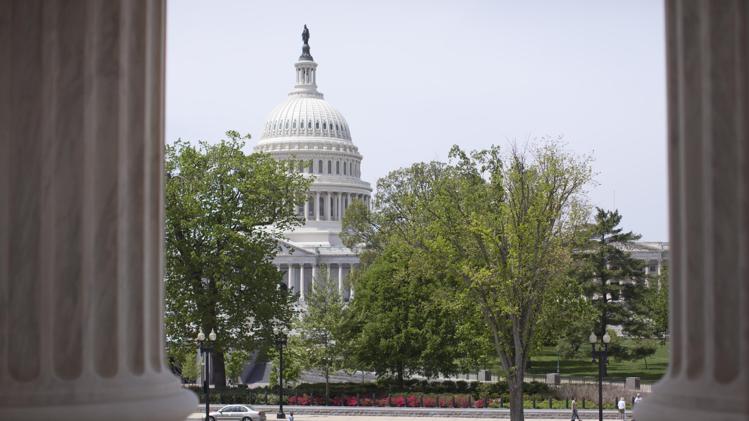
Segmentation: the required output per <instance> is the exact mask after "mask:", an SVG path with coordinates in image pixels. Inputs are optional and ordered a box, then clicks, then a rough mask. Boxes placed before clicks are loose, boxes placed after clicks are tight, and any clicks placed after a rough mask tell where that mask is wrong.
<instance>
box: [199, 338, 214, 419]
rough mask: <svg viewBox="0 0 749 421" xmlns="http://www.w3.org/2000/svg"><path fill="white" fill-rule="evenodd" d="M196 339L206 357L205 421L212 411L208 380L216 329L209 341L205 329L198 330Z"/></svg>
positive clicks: (204, 383) (204, 385) (204, 386)
mask: <svg viewBox="0 0 749 421" xmlns="http://www.w3.org/2000/svg"><path fill="white" fill-rule="evenodd" d="M195 341H196V342H197V343H198V346H199V347H200V355H201V356H202V357H203V358H204V363H203V364H204V367H205V376H204V379H203V392H204V393H205V421H210V412H209V405H210V402H211V399H210V387H209V386H208V382H209V380H208V379H210V377H211V371H210V367H211V364H210V362H211V358H210V357H211V352H212V351H213V343H214V342H216V331H214V330H213V329H211V333H209V334H208V341H206V340H205V333H203V329H202V328H201V329H200V332H198V337H197V338H195Z"/></svg>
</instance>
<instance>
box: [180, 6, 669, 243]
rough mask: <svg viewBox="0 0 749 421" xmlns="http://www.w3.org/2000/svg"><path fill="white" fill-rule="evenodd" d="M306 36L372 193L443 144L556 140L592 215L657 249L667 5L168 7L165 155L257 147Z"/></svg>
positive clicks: (663, 229)
mask: <svg viewBox="0 0 749 421" xmlns="http://www.w3.org/2000/svg"><path fill="white" fill-rule="evenodd" d="M305 23H306V24H307V26H308V27H309V29H310V46H311V53H312V56H313V57H314V58H315V61H316V62H317V63H318V64H319V67H318V71H317V81H318V87H319V90H320V91H321V92H323V93H324V94H325V99H326V100H328V101H329V102H330V103H331V104H332V105H333V106H334V107H336V108H337V109H338V110H339V111H341V113H343V115H344V117H345V118H346V120H347V121H348V123H349V126H350V128H351V135H352V137H353V141H354V143H355V144H356V145H357V146H358V147H359V151H360V152H361V153H362V155H364V161H363V163H362V178H364V179H365V180H367V181H369V182H370V183H372V185H373V187H374V185H375V183H376V181H377V179H378V178H380V177H382V176H384V175H385V174H387V173H388V172H389V171H391V170H393V169H396V168H399V167H403V166H408V165H410V164H411V163H413V162H417V161H428V160H433V159H439V160H444V159H445V158H446V156H447V152H448V150H449V148H450V146H451V145H453V144H458V145H460V146H461V147H463V148H464V149H481V148H486V147H488V146H489V145H491V144H498V145H500V146H506V145H509V144H510V142H512V141H518V142H525V141H527V140H528V139H530V138H537V137H543V136H558V135H562V136H563V137H564V140H565V142H566V143H567V145H568V147H569V148H570V149H572V150H573V151H574V152H575V153H578V154H591V155H592V156H593V157H594V164H593V165H594V170H595V172H596V173H597V174H596V177H595V178H596V181H597V183H598V185H597V186H594V187H592V188H591V189H590V194H589V196H590V199H591V202H592V203H593V204H594V205H597V206H601V207H605V208H607V209H610V208H612V207H613V206H616V208H618V209H619V210H620V211H621V212H622V214H623V216H624V224H623V225H624V227H625V228H626V229H630V230H633V231H635V232H638V233H641V234H642V235H643V240H653V241H666V240H667V239H668V235H667V201H666V140H665V139H666V108H665V45H664V17H663V6H662V2H660V1H655V0H644V1H633V0H628V1H602V0H591V1H558V0H549V1H522V2H520V1H497V0H484V1H479V0H474V1H472V0H468V1H466V0H461V1H377V2H358V1H350V0H348V1H345V0H342V1H320V0H316V1H293V2H292V1H262V2H261V1H209V2H208V1H204V0H202V1H192V0H189V1H188V0H179V1H170V2H169V4H168V24H167V27H168V32H167V103H166V117H167V118H166V136H167V141H168V142H172V141H174V140H176V139H177V138H180V137H181V138H183V139H185V140H190V141H197V140H201V139H202V140H208V141H215V140H218V139H220V138H221V137H222V136H223V133H224V132H225V131H226V130H227V129H235V130H238V131H240V132H242V133H251V134H252V136H253V140H252V141H251V142H250V146H253V145H254V144H255V143H256V142H257V140H258V138H259V136H260V134H261V129H262V127H263V125H264V121H265V118H266V117H267V116H268V113H270V111H271V110H272V109H273V108H274V107H275V106H276V105H277V104H279V103H280V102H282V101H284V100H285V98H286V95H287V93H288V92H289V91H290V90H291V88H292V85H293V83H294V70H293V63H294V62H295V61H296V60H297V59H298V57H299V55H300V53H301V45H302V41H301V32H302V26H303V25H304V24H305Z"/></svg>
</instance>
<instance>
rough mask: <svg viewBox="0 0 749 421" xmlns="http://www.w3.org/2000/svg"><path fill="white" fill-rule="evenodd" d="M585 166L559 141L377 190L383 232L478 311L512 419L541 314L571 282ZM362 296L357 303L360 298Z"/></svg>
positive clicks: (422, 168) (432, 170) (404, 173)
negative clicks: (557, 289)
mask: <svg viewBox="0 0 749 421" xmlns="http://www.w3.org/2000/svg"><path fill="white" fill-rule="evenodd" d="M590 176H591V171H590V166H589V162H588V160H587V159H580V158H577V157H574V156H572V155H570V154H568V153H565V152H564V151H562V150H561V149H560V147H559V146H558V145H556V144H554V143H552V142H543V143H541V144H538V145H534V146H532V147H531V148H530V149H529V151H520V150H518V149H517V148H513V149H512V150H511V151H510V153H509V154H508V155H507V156H502V154H500V151H499V148H497V147H492V148H490V149H489V150H484V151H478V152H472V153H470V154H469V153H466V152H463V151H462V150H460V149H459V148H458V147H457V146H456V147H453V149H452V150H451V152H450V162H449V163H447V164H443V163H437V162H432V163H428V164H424V163H420V164H415V165H413V166H411V167H410V168H407V169H401V170H397V171H393V172H391V173H390V174H389V175H388V176H387V177H385V178H384V179H381V180H380V181H379V182H378V194H377V197H376V207H377V208H378V209H379V212H380V216H379V217H378V221H379V230H380V231H385V232H387V233H392V234H393V235H397V236H399V237H400V239H401V241H403V242H405V243H407V244H409V245H410V246H411V248H413V249H415V250H420V251H421V252H422V256H424V257H431V260H430V264H431V265H432V266H434V267H440V268H443V269H444V270H446V271H449V272H450V273H451V276H452V277H454V279H456V280H457V281H458V285H459V286H460V287H459V288H458V289H457V291H456V292H457V293H458V294H456V297H455V299H458V300H462V301H463V302H464V303H466V305H474V306H476V307H477V308H478V309H479V310H480V313H481V317H482V319H483V323H484V327H485V328H486V329H487V331H488V334H489V336H490V338H491V343H492V346H493V351H494V353H495V356H496V357H497V358H498V359H499V361H500V363H501V366H502V367H503V369H504V370H505V371H506V373H507V377H508V383H509V387H510V405H511V419H512V420H514V421H520V420H522V419H523V409H522V408H523V378H524V374H525V367H526V363H527V361H528V358H529V355H530V352H531V350H532V348H533V346H534V344H535V342H534V341H535V340H536V339H535V333H536V329H537V328H538V323H539V317H540V315H541V312H542V309H543V308H544V307H545V306H546V305H549V304H550V302H549V300H550V299H552V298H553V294H551V293H550V291H551V290H553V289H554V285H555V284H557V283H559V282H564V281H565V280H566V279H567V277H566V276H564V275H563V274H564V269H565V267H566V266H567V265H568V264H569V263H570V249H571V244H572V238H573V237H574V235H573V234H574V232H575V231H576V230H577V228H578V227H579V226H580V224H581V222H582V220H581V216H582V215H584V214H585V211H584V209H583V207H581V206H580V202H579V200H578V198H579V196H580V194H581V193H582V189H583V187H584V186H585V185H586V183H587V182H588V181H589V180H590ZM358 296H359V295H358V293H357V299H358Z"/></svg>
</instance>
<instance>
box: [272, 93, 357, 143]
mask: <svg viewBox="0 0 749 421" xmlns="http://www.w3.org/2000/svg"><path fill="white" fill-rule="evenodd" d="M290 136H294V137H301V136H311V137H325V138H334V139H343V140H348V141H351V133H350V132H349V127H348V124H347V123H346V119H344V118H343V115H341V113H340V112H338V110H336V109H335V108H333V106H331V105H330V104H328V102H327V101H325V100H324V99H322V95H321V94H318V95H304V94H301V95H300V94H298V93H292V94H291V96H289V98H288V99H287V100H286V101H284V102H283V103H281V104H279V105H278V106H277V107H276V108H275V109H273V111H272V112H271V113H270V115H269V116H268V119H267V120H266V123H265V127H264V129H263V135H262V136H261V139H269V138H274V137H290Z"/></svg>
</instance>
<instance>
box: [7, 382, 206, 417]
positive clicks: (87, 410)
mask: <svg viewBox="0 0 749 421" xmlns="http://www.w3.org/2000/svg"><path fill="white" fill-rule="evenodd" d="M118 399H119V400H118ZM121 399H123V398H122V397H121V396H120V397H117V396H115V397H113V399H112V401H111V402H96V403H75V404H70V405H50V406H47V405H36V406H19V407H14V406H4V407H2V408H0V419H2V420H23V421H49V420H55V421H104V420H106V421H136V420H137V421H144V420H148V421H184V420H185V419H186V418H187V416H188V415H190V414H191V413H193V412H195V408H197V406H198V398H197V397H196V396H195V394H194V393H192V392H190V391H189V390H186V389H177V390H176V392H175V393H174V394H173V395H167V396H160V397H157V398H151V399H142V398H141V399H134V400H121Z"/></svg>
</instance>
